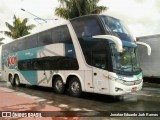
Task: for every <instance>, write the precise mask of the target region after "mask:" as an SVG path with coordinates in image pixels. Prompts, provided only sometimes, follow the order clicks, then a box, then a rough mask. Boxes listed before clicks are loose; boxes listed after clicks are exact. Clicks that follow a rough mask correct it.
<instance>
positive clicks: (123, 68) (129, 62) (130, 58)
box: [111, 44, 141, 74]
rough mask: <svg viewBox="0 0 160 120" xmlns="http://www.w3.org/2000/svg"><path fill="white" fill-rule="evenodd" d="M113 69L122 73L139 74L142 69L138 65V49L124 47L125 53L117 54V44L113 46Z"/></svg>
mask: <svg viewBox="0 0 160 120" xmlns="http://www.w3.org/2000/svg"><path fill="white" fill-rule="evenodd" d="M111 49H112V63H113V69H114V71H117V72H120V73H121V72H122V73H128V74H129V73H130V74H132V73H134V74H135V73H137V74H138V73H139V72H141V69H140V67H139V64H138V59H137V54H136V51H137V49H136V48H134V47H123V49H124V50H123V52H122V53H119V52H117V50H116V48H115V44H111Z"/></svg>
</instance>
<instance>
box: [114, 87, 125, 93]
mask: <svg viewBox="0 0 160 120" xmlns="http://www.w3.org/2000/svg"><path fill="white" fill-rule="evenodd" d="M115 91H116V92H118V91H123V89H121V88H118V87H115Z"/></svg>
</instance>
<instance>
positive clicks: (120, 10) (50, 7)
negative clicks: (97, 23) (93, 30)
mask: <svg viewBox="0 0 160 120" xmlns="http://www.w3.org/2000/svg"><path fill="white" fill-rule="evenodd" d="M59 5H60V4H59V2H58V0H0V31H4V30H7V28H6V26H5V22H8V23H10V24H11V23H12V21H13V15H14V14H15V15H16V16H17V17H20V18H21V19H23V18H28V20H29V23H30V24H35V25H36V27H35V28H34V29H33V30H32V31H31V32H32V33H34V32H38V31H41V30H43V29H47V28H50V27H51V26H54V25H55V24H57V23H59V22H63V21H64V20H63V19H61V18H59V17H58V16H55V13H54V10H55V8H56V7H59ZM98 5H104V6H106V7H108V10H107V11H104V12H103V13H102V14H104V15H109V16H112V17H116V18H119V19H121V20H123V21H124V22H125V23H126V24H127V26H128V28H129V29H130V31H131V33H132V34H133V35H134V36H135V37H138V36H146V35H154V34H160V29H159V28H160V0H100V2H99V4H98ZM21 8H23V9H25V11H27V12H30V13H32V14H34V15H36V16H39V17H41V18H44V19H52V20H47V23H46V22H44V21H42V20H41V21H40V20H39V21H37V20H35V17H34V16H32V15H31V14H29V13H27V12H25V11H22V10H21ZM55 19H58V20H55ZM38 22H40V23H41V24H39V23H38ZM0 37H4V35H3V34H1V33H0ZM10 40H11V39H9V38H8V37H5V41H6V42H9V41H10Z"/></svg>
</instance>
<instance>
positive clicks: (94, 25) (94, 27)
mask: <svg viewBox="0 0 160 120" xmlns="http://www.w3.org/2000/svg"><path fill="white" fill-rule="evenodd" d="M71 24H72V26H73V28H74V30H75V32H76V35H77V37H78V38H82V37H90V36H95V35H102V34H104V32H103V29H102V28H101V26H100V23H99V21H98V19H97V17H96V16H86V17H80V18H77V19H73V20H71Z"/></svg>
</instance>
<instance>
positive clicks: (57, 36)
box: [52, 25, 72, 43]
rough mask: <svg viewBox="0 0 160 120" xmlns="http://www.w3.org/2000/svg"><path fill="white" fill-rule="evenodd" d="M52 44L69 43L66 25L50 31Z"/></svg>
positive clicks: (69, 37) (69, 38)
mask: <svg viewBox="0 0 160 120" xmlns="http://www.w3.org/2000/svg"><path fill="white" fill-rule="evenodd" d="M52 42H53V43H71V42H72V40H71V36H70V33H69V30H68V27H67V26H66V25H63V26H59V27H56V28H54V29H52Z"/></svg>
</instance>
